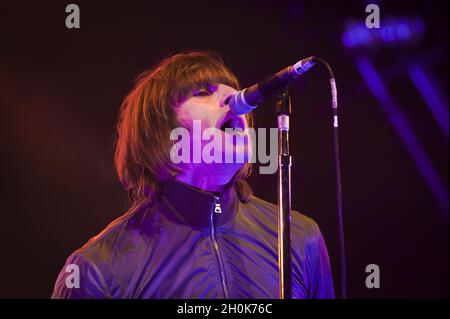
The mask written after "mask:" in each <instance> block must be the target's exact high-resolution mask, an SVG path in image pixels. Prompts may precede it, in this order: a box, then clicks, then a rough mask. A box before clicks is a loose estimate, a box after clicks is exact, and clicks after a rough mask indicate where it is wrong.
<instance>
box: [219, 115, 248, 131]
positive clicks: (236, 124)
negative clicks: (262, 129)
mask: <svg viewBox="0 0 450 319" xmlns="http://www.w3.org/2000/svg"><path fill="white" fill-rule="evenodd" d="M220 129H221V130H222V131H224V132H225V130H226V129H228V131H229V130H237V129H241V130H242V131H244V130H245V124H244V120H243V119H242V118H240V117H230V118H227V119H225V122H223V123H222V125H221V126H220ZM238 131H239V130H238Z"/></svg>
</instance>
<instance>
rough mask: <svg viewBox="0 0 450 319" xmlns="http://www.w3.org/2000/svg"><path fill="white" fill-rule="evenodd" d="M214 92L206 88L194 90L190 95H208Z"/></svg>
mask: <svg viewBox="0 0 450 319" xmlns="http://www.w3.org/2000/svg"><path fill="white" fill-rule="evenodd" d="M213 93H214V92H211V91H209V90H208V89H200V90H195V91H194V92H193V93H192V96H200V97H202V96H209V95H211V94H213Z"/></svg>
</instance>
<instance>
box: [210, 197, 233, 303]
mask: <svg viewBox="0 0 450 319" xmlns="http://www.w3.org/2000/svg"><path fill="white" fill-rule="evenodd" d="M221 213H222V206H221V205H220V201H219V196H214V203H213V206H212V209H211V240H212V242H213V246H214V251H215V252H216V257H217V259H218V260H219V271H220V281H221V282H222V289H223V293H224V296H225V299H229V298H230V295H229V292H228V286H227V282H226V278H225V269H224V266H223V259H222V255H221V254H220V250H219V244H218V242H217V237H216V231H215V228H214V214H221Z"/></svg>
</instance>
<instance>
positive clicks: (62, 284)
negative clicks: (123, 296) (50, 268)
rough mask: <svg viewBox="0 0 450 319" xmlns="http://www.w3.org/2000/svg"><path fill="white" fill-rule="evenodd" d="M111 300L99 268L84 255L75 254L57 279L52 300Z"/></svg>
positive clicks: (68, 260)
mask: <svg viewBox="0 0 450 319" xmlns="http://www.w3.org/2000/svg"><path fill="white" fill-rule="evenodd" d="M103 298H111V295H110V293H109V290H108V288H107V286H106V283H105V280H104V278H103V276H102V274H101V272H100V270H99V268H98V267H97V266H96V265H95V264H94V263H93V262H92V261H90V260H89V259H88V258H86V257H84V256H83V255H82V254H79V253H76V252H75V253H74V254H72V255H71V256H70V257H69V258H68V259H67V261H66V264H65V265H64V267H63V269H62V270H61V272H60V273H59V276H58V278H57V279H56V283H55V287H54V290H53V294H52V299H103Z"/></svg>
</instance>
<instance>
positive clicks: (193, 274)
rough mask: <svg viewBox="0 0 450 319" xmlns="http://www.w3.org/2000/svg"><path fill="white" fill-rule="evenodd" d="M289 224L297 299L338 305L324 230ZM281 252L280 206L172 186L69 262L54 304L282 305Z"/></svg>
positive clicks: (307, 223)
mask: <svg viewBox="0 0 450 319" xmlns="http://www.w3.org/2000/svg"><path fill="white" fill-rule="evenodd" d="M291 218H292V222H291V242H292V244H291V246H292V294H293V298H334V290H333V281H332V277H331V272H330V263H329V258H328V253H327V249H326V246H325V243H324V240H323V237H322V235H321V232H320V230H319V227H318V226H317V224H316V223H315V222H314V221H313V220H312V219H310V218H308V217H306V216H304V215H302V214H300V213H298V212H296V211H292V216H291ZM277 247H278V246H277V206H276V205H273V204H270V203H268V202H266V201H263V200H261V199H259V198H256V197H251V199H250V200H249V201H248V202H246V203H243V202H241V201H239V198H238V196H237V193H236V191H235V189H234V188H231V189H228V190H226V191H224V192H223V193H221V194H217V193H210V192H204V191H201V190H198V189H196V188H193V187H190V186H188V185H186V184H182V183H180V182H177V181H168V182H166V183H164V184H163V187H162V189H161V191H160V194H159V195H158V197H157V198H156V200H153V201H152V202H150V201H147V202H144V203H143V204H141V205H140V206H138V207H137V208H135V209H133V211H130V212H128V213H127V214H125V215H124V216H122V217H120V218H119V219H117V220H116V221H114V222H113V223H111V224H110V225H109V226H108V227H107V228H106V229H105V230H104V231H103V232H101V233H100V234H99V235H97V236H96V237H94V238H92V239H91V240H90V241H89V242H88V243H87V244H86V245H85V246H84V247H82V248H81V249H79V250H77V251H75V252H74V253H73V254H72V255H71V256H70V257H69V258H68V259H67V262H66V265H65V266H64V267H63V269H62V270H61V272H60V274H59V276H58V279H57V281H56V284H55V287H54V291H53V295H52V298H182V299H186V298H278V257H277ZM69 264H75V265H77V266H78V269H79V288H77V287H76V286H75V287H73V285H72V286H71V285H67V283H66V281H69V282H70V281H71V280H72V279H73V275H74V272H73V271H72V270H71V269H72V268H70V267H69V268H66V267H67V266H68V265H69ZM70 275H72V277H68V276H70Z"/></svg>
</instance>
